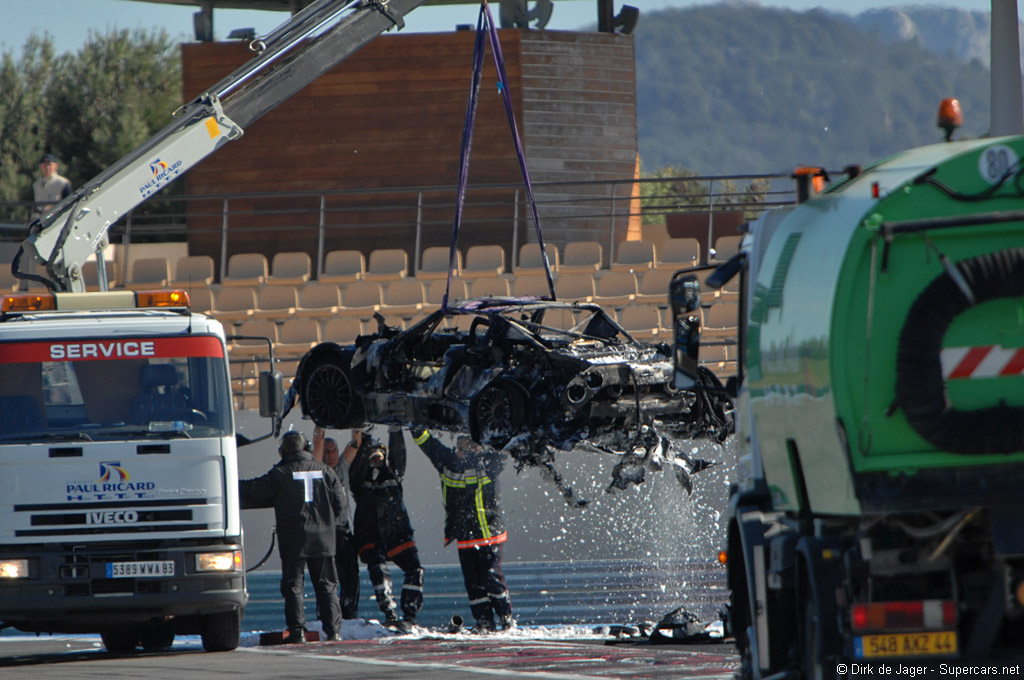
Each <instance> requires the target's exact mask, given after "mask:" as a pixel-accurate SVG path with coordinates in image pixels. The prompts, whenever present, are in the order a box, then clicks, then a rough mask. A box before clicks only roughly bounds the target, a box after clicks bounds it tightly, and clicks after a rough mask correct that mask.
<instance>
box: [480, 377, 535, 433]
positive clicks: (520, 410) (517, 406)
mask: <svg viewBox="0 0 1024 680" xmlns="http://www.w3.org/2000/svg"><path fill="white" fill-rule="evenodd" d="M525 422H526V401H525V399H524V398H523V392H522V390H520V389H519V387H518V386H517V385H515V384H514V383H511V382H495V383H491V384H490V385H488V386H487V387H485V388H484V389H483V391H482V392H480V394H478V395H477V396H476V399H475V400H474V401H473V407H472V420H471V422H470V427H471V429H472V432H471V433H470V434H471V435H472V437H473V439H474V440H476V441H478V442H480V443H481V444H486V445H488V446H495V447H500V446H504V445H505V444H506V443H507V442H508V440H509V439H510V438H511V437H512V436H513V435H515V434H516V433H517V432H518V431H519V430H520V429H521V428H522V427H523V425H524V423H525Z"/></svg>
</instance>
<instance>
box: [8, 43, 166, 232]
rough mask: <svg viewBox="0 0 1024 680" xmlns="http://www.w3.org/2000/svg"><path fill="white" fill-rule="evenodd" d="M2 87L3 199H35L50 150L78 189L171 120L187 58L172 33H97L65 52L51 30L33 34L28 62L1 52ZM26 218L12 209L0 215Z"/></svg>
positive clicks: (26, 49)
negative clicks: (43, 157)
mask: <svg viewBox="0 0 1024 680" xmlns="http://www.w3.org/2000/svg"><path fill="white" fill-rule="evenodd" d="M0 92H3V93H4V95H3V97H2V98H0V202H3V201H31V200H32V188H31V187H32V181H33V180H34V178H35V177H36V175H37V174H38V161H39V157H40V156H41V155H42V154H43V153H52V154H54V155H55V156H57V158H58V159H59V160H60V162H61V165H62V168H61V174H63V175H65V176H66V177H68V179H70V180H71V183H72V185H73V186H79V185H81V184H82V183H83V182H86V181H88V180H90V179H91V178H93V177H95V176H96V175H97V174H99V173H100V172H101V171H103V169H104V168H106V167H108V166H109V165H111V164H112V163H113V162H115V161H116V160H118V159H119V158H121V157H122V156H124V155H125V154H126V153H127V152H129V151H131V150H132V149H134V148H135V147H137V146H138V145H139V144H141V143H142V142H143V141H145V140H146V139H148V138H149V137H150V136H151V135H152V134H153V133H155V132H156V131H157V130H159V129H161V128H163V127H164V126H165V125H167V123H169V122H170V120H171V114H172V113H173V112H174V111H175V110H176V109H177V108H178V107H179V106H180V105H181V61H180V59H179V57H178V50H177V44H176V43H175V42H174V41H173V40H172V39H171V38H170V37H169V36H168V35H167V33H166V32H165V31H163V30H158V31H140V30H136V31H128V30H117V31H110V32H108V33H105V34H99V33H95V32H90V33H89V37H88V39H87V41H86V43H85V45H84V46H83V47H82V48H81V49H80V50H79V51H78V52H77V53H74V54H71V53H66V54H63V55H60V56H57V54H56V49H55V47H54V41H53V37H52V36H49V35H44V36H38V35H32V36H30V37H29V38H28V40H27V41H26V42H25V46H24V48H23V50H22V55H21V58H20V59H18V58H15V56H14V55H13V54H11V53H10V52H4V54H3V55H2V56H0ZM179 191H180V189H179ZM27 215H28V211H27V209H23V210H5V211H3V214H0V221H15V222H22V221H24V220H25V218H26V217H27Z"/></svg>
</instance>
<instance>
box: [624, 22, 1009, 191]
mask: <svg viewBox="0 0 1024 680" xmlns="http://www.w3.org/2000/svg"><path fill="white" fill-rule="evenodd" d="M862 16H863V15H862ZM890 23H891V22H890ZM887 25H889V24H887V23H885V22H882V23H879V22H878V21H875V22H874V23H871V22H868V23H867V25H866V26H865V25H858V23H857V21H856V19H854V18H851V17H850V16H848V15H842V14H833V13H830V12H826V11H823V10H811V11H808V12H793V11H789V10H780V9H769V8H763V7H760V6H757V5H749V4H743V5H739V4H720V5H704V6H697V7H694V8H687V9H670V10H661V11H656V12H649V13H645V14H644V15H642V17H641V22H640V24H639V25H638V26H637V29H636V32H635V36H636V55H637V56H636V59H637V107H638V116H639V124H638V125H639V137H640V139H639V147H640V157H641V161H642V163H643V167H644V169H645V170H647V171H653V170H655V169H657V168H661V167H664V166H665V165H676V166H683V167H687V168H691V169H693V170H696V171H698V172H700V173H701V174H723V173H741V172H785V171H788V170H789V169H791V168H792V167H793V166H794V165H798V164H814V165H824V166H825V167H827V168H830V169H836V168H841V167H842V166H844V165H847V164H850V163H861V164H863V163H868V162H870V161H873V160H876V159H879V158H881V157H884V156H886V155H889V154H891V153H894V152H896V151H899V150H901V149H905V148H907V147H911V146H917V145H921V144H927V143H931V142H935V141H940V140H941V138H942V133H941V131H940V130H939V129H938V128H936V126H935V117H936V111H937V109H938V104H939V101H940V100H941V99H942V98H943V97H949V96H956V97H958V98H959V99H960V102H961V104H962V107H963V111H964V128H962V130H961V131H960V132H959V133H958V137H963V136H970V137H977V136H979V135H981V134H983V133H984V132H985V130H986V128H987V124H988V118H989V113H988V111H989V92H988V91H989V85H988V83H989V74H988V69H987V67H986V66H985V65H984V64H983V63H982V62H981V60H980V59H977V58H975V59H970V57H969V56H968V57H966V58H964V57H961V56H959V55H957V54H954V53H953V52H946V53H936V52H934V51H930V50H929V49H928V48H927V47H926V46H925V45H924V44H922V42H923V41H922V40H921V38H920V36H919V35H918V36H917V37H916V38H914V36H913V35H912V36H911V37H912V38H914V39H910V40H900V39H899V34H898V33H897V34H896V35H895V37H894V35H893V34H892V33H891V32H889V31H888V29H886V30H882V29H883V27H884V26H887ZM947 44H948V43H947ZM968 59H970V60H968Z"/></svg>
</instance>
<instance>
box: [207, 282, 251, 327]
mask: <svg viewBox="0 0 1024 680" xmlns="http://www.w3.org/2000/svg"><path fill="white" fill-rule="evenodd" d="M214 308H215V309H216V311H215V312H214V318H216V319H217V320H218V321H220V322H222V323H236V324H237V323H241V322H243V321H247V320H248V319H251V318H252V313H253V310H254V309H255V308H256V291H254V290H253V289H252V288H224V289H222V290H221V291H220V292H219V293H217V299H216V302H215V303H214Z"/></svg>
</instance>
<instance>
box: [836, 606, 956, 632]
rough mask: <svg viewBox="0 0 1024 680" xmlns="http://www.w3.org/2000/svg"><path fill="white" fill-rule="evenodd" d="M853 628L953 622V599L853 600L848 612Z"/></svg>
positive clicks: (920, 627)
mask: <svg viewBox="0 0 1024 680" xmlns="http://www.w3.org/2000/svg"><path fill="white" fill-rule="evenodd" d="M850 624H851V626H852V627H853V630H854V631H855V632H861V631H867V630H906V629H913V630H940V629H948V628H951V627H953V626H955V625H956V602H954V601H953V600H911V601H899V602H873V603H870V604H855V605H853V608H852V610H851V612H850Z"/></svg>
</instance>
